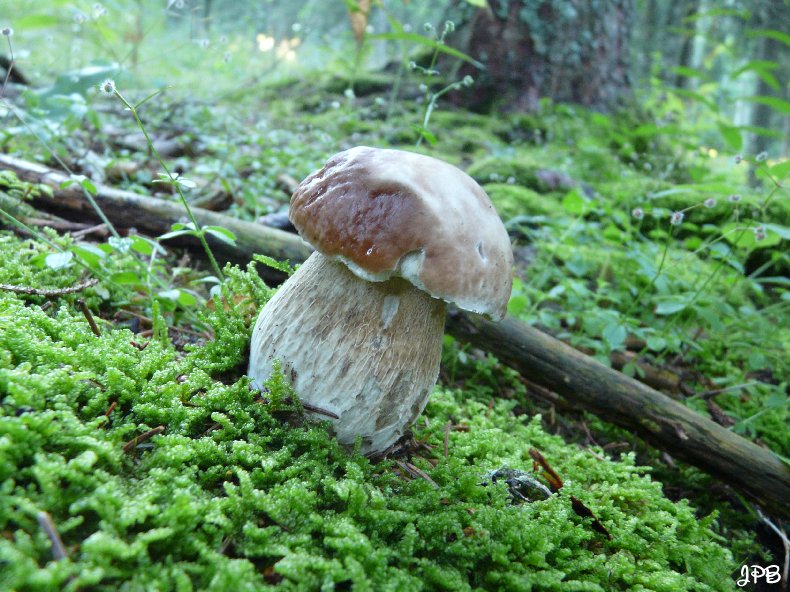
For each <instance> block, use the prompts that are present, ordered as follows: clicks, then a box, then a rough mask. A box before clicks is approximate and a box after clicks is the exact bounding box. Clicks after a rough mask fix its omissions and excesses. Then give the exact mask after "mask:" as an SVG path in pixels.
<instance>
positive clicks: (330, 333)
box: [249, 253, 445, 454]
mask: <svg viewBox="0 0 790 592" xmlns="http://www.w3.org/2000/svg"><path fill="white" fill-rule="evenodd" d="M444 315H445V305H444V302H442V301H440V300H437V299H435V298H431V297H430V296H429V295H428V294H426V293H425V292H423V291H422V290H419V289H417V288H415V287H414V286H413V285H411V284H410V283H409V282H407V281H406V280H403V279H400V278H395V279H391V280H387V281H384V282H368V281H365V280H362V279H360V278H358V277H357V276H355V275H354V274H353V273H352V272H351V271H349V270H348V268H346V266H345V265H343V264H342V263H339V262H337V261H334V260H331V259H328V258H326V257H324V256H323V255H321V254H319V253H314V254H313V255H311V256H310V258H309V259H308V260H307V261H306V262H305V263H304V264H303V265H302V266H301V267H300V268H299V269H298V270H297V272H296V273H295V274H294V275H293V276H292V277H291V278H290V279H289V280H288V281H287V282H286V283H285V284H283V286H282V287H281V288H280V289H279V291H278V292H277V294H276V295H275V296H274V297H273V298H272V299H271V300H270V301H269V302H268V303H267V304H266V306H265V307H264V308H263V310H262V311H261V313H260V316H259V317H258V322H257V323H256V325H255V329H254V331H253V335H252V346H251V351H250V368H249V376H250V377H251V378H252V379H253V384H254V385H255V386H257V387H260V386H261V384H262V383H263V381H264V380H266V378H268V377H269V375H270V374H271V371H272V362H273V360H275V359H278V360H280V362H281V363H282V371H283V374H284V375H285V377H286V379H287V380H288V381H289V382H290V383H291V384H292V385H293V387H294V389H295V390H296V392H297V393H298V394H299V398H300V399H301V400H302V401H303V402H305V403H308V404H310V405H314V406H316V407H320V408H322V409H325V410H327V411H331V412H333V413H335V414H337V415H338V416H339V417H340V419H338V420H333V423H334V428H335V433H336V435H337V438H338V440H339V441H340V442H342V443H343V444H353V443H354V441H355V439H356V437H357V436H360V437H361V439H362V453H363V454H374V453H377V452H381V451H383V450H385V449H387V448H388V447H389V446H391V445H392V444H393V443H395V441H397V440H398V438H400V437H401V436H402V435H403V434H404V432H405V430H406V428H407V427H408V426H409V425H410V424H411V423H412V422H413V421H414V420H415V419H416V418H417V416H418V415H419V414H420V413H421V412H422V410H423V409H424V407H425V404H426V403H427V401H428V396H429V395H430V392H431V389H432V388H433V386H434V385H435V384H436V379H437V376H438V374H439V361H440V358H441V350H442V335H443V333H444ZM318 417H319V418H321V419H326V417H325V416H318Z"/></svg>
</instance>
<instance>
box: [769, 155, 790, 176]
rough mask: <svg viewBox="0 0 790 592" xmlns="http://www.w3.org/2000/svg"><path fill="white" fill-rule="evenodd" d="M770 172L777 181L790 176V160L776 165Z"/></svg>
mask: <svg viewBox="0 0 790 592" xmlns="http://www.w3.org/2000/svg"><path fill="white" fill-rule="evenodd" d="M770 171H771V175H773V176H774V177H776V178H777V179H780V180H781V179H784V178H785V177H786V176H787V175H788V174H790V160H786V161H784V162H780V163H779V164H775V165H774V166H772V167H771V168H770Z"/></svg>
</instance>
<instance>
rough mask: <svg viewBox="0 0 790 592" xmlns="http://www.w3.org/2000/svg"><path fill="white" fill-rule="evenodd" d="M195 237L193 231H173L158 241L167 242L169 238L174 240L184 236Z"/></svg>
mask: <svg viewBox="0 0 790 592" xmlns="http://www.w3.org/2000/svg"><path fill="white" fill-rule="evenodd" d="M186 234H188V235H190V236H195V234H197V233H196V232H195V231H194V230H174V231H173V232H165V233H164V234H163V235H162V236H160V237H159V240H160V241H162V240H167V239H169V238H175V237H177V236H184V235H186Z"/></svg>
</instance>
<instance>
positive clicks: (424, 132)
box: [411, 123, 437, 146]
mask: <svg viewBox="0 0 790 592" xmlns="http://www.w3.org/2000/svg"><path fill="white" fill-rule="evenodd" d="M411 128H412V129H413V130H414V131H415V132H417V133H418V134H419V135H420V136H421V137H422V139H423V140H425V141H426V142H428V143H429V144H430V145H431V146H435V145H436V142H437V138H436V136H435V135H434V134H433V133H432V132H431V131H430V130H428V129H426V128H424V127H422V126H421V125H416V124H414V123H413V124H412V125H411Z"/></svg>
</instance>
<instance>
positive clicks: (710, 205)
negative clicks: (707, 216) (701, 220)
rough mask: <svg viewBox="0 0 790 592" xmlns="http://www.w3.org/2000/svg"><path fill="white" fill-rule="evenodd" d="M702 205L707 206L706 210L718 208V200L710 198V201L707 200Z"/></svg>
mask: <svg viewBox="0 0 790 592" xmlns="http://www.w3.org/2000/svg"><path fill="white" fill-rule="evenodd" d="M702 203H703V204H705V207H706V208H715V207H716V200H715V199H713V198H712V197H709V198H708V199H706V200H705V201H704V202H702Z"/></svg>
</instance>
